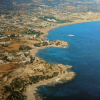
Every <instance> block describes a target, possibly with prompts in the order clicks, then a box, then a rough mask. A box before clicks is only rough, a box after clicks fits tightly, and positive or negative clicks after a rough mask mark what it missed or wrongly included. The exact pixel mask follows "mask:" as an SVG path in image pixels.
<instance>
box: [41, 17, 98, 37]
mask: <svg viewBox="0 0 100 100" xmlns="http://www.w3.org/2000/svg"><path fill="white" fill-rule="evenodd" d="M94 21H100V19H98V20H96V19H95V20H86V21H82V20H74V21H73V22H70V23H63V24H57V25H56V26H51V27H50V28H46V29H39V31H41V32H43V33H44V34H42V35H41V36H40V37H41V38H44V37H45V36H47V35H48V34H49V33H48V32H49V31H50V30H52V29H54V28H57V27H61V26H65V25H72V24H78V23H85V22H94Z"/></svg>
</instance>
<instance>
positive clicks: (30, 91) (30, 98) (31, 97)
mask: <svg viewBox="0 0 100 100" xmlns="http://www.w3.org/2000/svg"><path fill="white" fill-rule="evenodd" d="M93 21H100V19H99V20H89V21H81V20H76V21H74V22H71V23H64V24H57V26H52V27H50V28H46V29H40V30H39V31H41V32H43V33H44V34H43V35H41V36H40V37H41V38H44V36H47V35H48V34H49V33H48V31H50V30H51V29H54V28H57V27H61V26H65V25H71V24H78V23H85V22H93ZM47 47H50V46H43V47H38V48H35V50H31V54H32V55H33V56H35V57H36V53H37V52H38V50H40V49H45V48H47ZM54 47H55V46H54ZM36 58H38V59H40V58H39V57H36ZM72 73H73V75H72V76H71V77H70V78H69V80H71V79H73V78H74V77H75V73H74V72H72ZM67 74H68V73H67ZM64 76H66V74H62V75H60V79H61V78H62V77H64ZM57 79H58V80H59V75H58V76H57V77H54V78H52V79H49V80H44V81H41V82H39V83H37V84H33V85H29V86H27V89H26V92H24V94H26V95H28V98H27V100H36V99H35V95H34V94H35V93H36V90H38V89H37V87H39V86H42V85H47V84H48V83H51V82H53V81H55V80H57Z"/></svg>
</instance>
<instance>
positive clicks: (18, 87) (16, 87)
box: [5, 78, 26, 100]
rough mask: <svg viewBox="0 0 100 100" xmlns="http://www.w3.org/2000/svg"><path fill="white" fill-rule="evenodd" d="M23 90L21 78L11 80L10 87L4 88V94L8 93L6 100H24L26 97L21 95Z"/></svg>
mask: <svg viewBox="0 0 100 100" xmlns="http://www.w3.org/2000/svg"><path fill="white" fill-rule="evenodd" d="M23 90H24V80H22V79H21V78H15V79H13V80H12V82H11V84H10V86H5V93H7V92H9V93H10V95H9V96H8V97H7V100H25V98H26V96H24V95H23V94H22V92H23Z"/></svg>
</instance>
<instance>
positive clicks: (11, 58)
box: [7, 56, 15, 60]
mask: <svg viewBox="0 0 100 100" xmlns="http://www.w3.org/2000/svg"><path fill="white" fill-rule="evenodd" d="M7 59H8V60H13V59H15V57H13V56H8V57H7Z"/></svg>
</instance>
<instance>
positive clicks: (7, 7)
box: [0, 0, 100, 13]
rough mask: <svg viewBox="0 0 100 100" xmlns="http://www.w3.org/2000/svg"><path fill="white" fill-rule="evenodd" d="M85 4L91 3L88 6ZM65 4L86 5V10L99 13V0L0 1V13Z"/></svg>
mask: <svg viewBox="0 0 100 100" xmlns="http://www.w3.org/2000/svg"><path fill="white" fill-rule="evenodd" d="M87 2H88V3H89V2H91V3H90V4H88V3H87ZM28 3H31V5H27V4H28ZM66 3H68V4H69V5H68V6H74V7H77V6H79V5H83V6H84V5H85V3H86V5H87V6H88V10H91V11H99V10H97V6H100V4H99V3H100V0H0V13H5V12H7V11H11V10H21V9H24V10H25V9H32V8H34V7H38V6H39V5H47V6H52V7H54V6H58V5H61V4H66ZM22 4H23V6H22ZM25 7H26V8H25ZM93 7H94V8H93Z"/></svg>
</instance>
